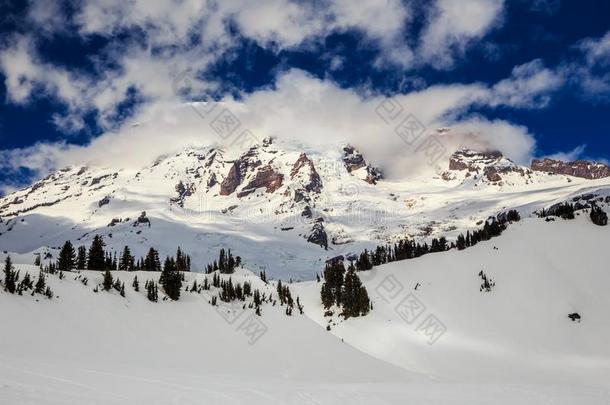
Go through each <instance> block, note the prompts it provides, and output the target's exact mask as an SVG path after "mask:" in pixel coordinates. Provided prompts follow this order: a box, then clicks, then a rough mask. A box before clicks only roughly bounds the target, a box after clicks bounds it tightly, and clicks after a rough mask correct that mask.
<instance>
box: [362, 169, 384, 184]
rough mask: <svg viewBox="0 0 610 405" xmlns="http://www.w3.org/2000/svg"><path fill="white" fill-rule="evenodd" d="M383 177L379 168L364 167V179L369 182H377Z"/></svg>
mask: <svg viewBox="0 0 610 405" xmlns="http://www.w3.org/2000/svg"><path fill="white" fill-rule="evenodd" d="M382 178H383V174H382V173H381V170H379V169H378V168H376V167H373V166H367V167H366V178H365V179H364V180H365V181H366V182H367V183H369V184H377V181H378V180H381V179H382Z"/></svg>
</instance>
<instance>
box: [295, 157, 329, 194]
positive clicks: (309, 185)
mask: <svg viewBox="0 0 610 405" xmlns="http://www.w3.org/2000/svg"><path fill="white" fill-rule="evenodd" d="M299 175H304V176H306V179H305V184H304V187H305V190H307V191H309V192H314V193H319V192H320V191H322V187H323V186H322V180H321V179H320V175H319V174H318V172H317V170H316V167H315V166H314V164H313V162H312V161H311V159H309V158H308V157H307V155H306V154H305V153H301V155H300V156H299V158H298V159H297V161H296V162H294V165H292V170H291V171H290V179H291V180H294V179H295V178H296V177H297V176H299Z"/></svg>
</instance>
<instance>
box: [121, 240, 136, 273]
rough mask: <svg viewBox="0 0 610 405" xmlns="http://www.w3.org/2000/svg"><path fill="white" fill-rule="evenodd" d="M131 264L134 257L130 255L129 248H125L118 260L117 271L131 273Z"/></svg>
mask: <svg viewBox="0 0 610 405" xmlns="http://www.w3.org/2000/svg"><path fill="white" fill-rule="evenodd" d="M133 262H134V257H133V256H132V255H131V250H129V246H125V247H124V248H123V253H122V254H121V258H120V260H119V270H125V271H132V270H133Z"/></svg>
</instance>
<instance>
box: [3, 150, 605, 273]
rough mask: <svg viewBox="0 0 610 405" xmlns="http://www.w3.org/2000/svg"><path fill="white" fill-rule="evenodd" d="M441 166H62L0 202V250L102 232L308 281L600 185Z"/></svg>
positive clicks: (498, 167)
mask: <svg viewBox="0 0 610 405" xmlns="http://www.w3.org/2000/svg"><path fill="white" fill-rule="evenodd" d="M446 164H447V168H446V170H445V171H444V172H442V173H439V176H438V177H429V176H426V177H418V178H409V179H402V180H396V179H383V178H382V176H381V174H380V171H379V170H378V169H376V168H375V167H374V166H372V165H371V164H370V163H369V162H368V161H367V160H366V156H364V155H363V154H361V153H360V152H359V151H357V150H356V149H355V148H353V147H351V146H349V145H335V146H334V147H324V148H322V147H317V148H316V147H309V146H304V145H302V144H295V143H290V142H275V141H273V140H271V139H266V140H265V141H263V142H262V143H261V144H260V145H257V146H255V147H253V148H251V149H248V150H245V151H228V150H223V149H219V148H213V147H208V148H193V147H189V148H185V149H184V150H183V151H182V152H180V153H178V154H175V155H169V156H164V157H161V158H159V159H158V160H157V161H156V162H154V163H153V164H151V165H149V166H147V167H143V168H142V169H140V170H139V171H137V172H132V171H127V170H120V169H104V168H96V167H72V168H67V169H63V170H60V171H58V172H56V173H54V174H52V175H50V176H49V177H47V178H45V179H43V180H41V181H39V182H37V183H35V184H34V185H32V186H31V187H28V188H25V189H23V190H20V191H18V192H16V193H13V194H11V195H9V196H6V197H4V198H2V199H0V249H2V250H6V251H10V252H14V253H18V254H24V255H29V257H30V262H33V260H34V253H43V254H47V253H48V256H47V257H49V259H52V258H53V257H55V255H56V254H57V248H58V247H59V246H61V245H62V244H63V243H64V242H65V241H66V240H71V241H72V242H73V243H74V244H75V245H76V246H78V245H88V244H90V242H91V239H92V238H93V236H94V235H95V234H100V235H102V236H103V238H104V240H105V242H106V244H107V246H108V249H109V250H110V251H116V252H120V251H121V250H122V248H123V246H125V245H129V246H130V247H131V248H132V249H133V253H134V254H135V255H136V256H137V257H140V256H143V255H144V254H145V252H146V251H147V250H148V248H149V247H151V246H152V247H155V248H156V249H158V250H159V251H160V254H161V255H162V256H165V255H169V254H173V253H174V252H175V251H176V248H177V247H178V246H180V247H182V249H183V250H185V251H187V252H189V253H190V254H191V256H192V259H193V267H194V269H202V268H203V266H205V265H206V264H207V263H209V262H211V261H212V260H213V259H214V258H215V256H216V254H217V252H218V249H219V248H220V247H226V248H231V249H233V250H234V251H235V252H238V254H240V255H241V256H242V257H243V258H244V260H245V262H246V263H247V265H248V266H250V268H252V269H253V270H257V269H260V270H262V269H265V270H267V271H268V274H269V275H270V276H271V277H274V276H281V277H289V276H292V277H294V278H296V279H299V278H303V279H311V278H313V277H314V275H315V273H316V272H318V271H320V270H321V267H322V264H323V263H324V261H325V260H326V259H328V258H332V257H335V256H338V255H346V254H349V253H358V252H360V251H362V250H364V249H365V248H372V247H375V246H377V245H379V244H385V243H392V242H393V241H395V240H396V239H398V238H404V237H411V238H416V239H430V238H433V237H435V236H447V237H449V238H452V237H455V236H457V234H458V233H460V232H464V231H466V230H468V229H474V228H477V227H478V226H479V224H480V223H481V221H484V220H485V219H486V218H487V217H489V216H492V215H496V214H497V213H499V212H503V211H506V210H508V209H517V210H519V211H520V213H521V214H522V216H524V217H527V216H528V215H530V214H531V213H532V212H534V211H535V210H538V209H540V208H542V207H545V206H549V205H552V204H555V203H557V202H560V201H564V200H566V199H568V198H572V197H575V196H578V195H582V194H585V193H591V192H596V193H599V194H600V195H607V194H608V191H607V190H608V187H609V186H610V178H605V179H599V180H585V179H581V178H575V177H571V176H564V175H549V174H547V173H543V172H532V171H531V170H529V169H527V168H523V167H521V166H518V165H516V164H515V163H513V162H512V161H510V160H509V159H507V158H505V157H504V156H502V155H501V154H499V153H497V152H494V153H480V152H475V151H467V150H462V151H458V152H456V153H455V154H454V155H453V156H452V157H451V159H450V160H449V162H447V163H446ZM142 216H144V217H145V218H146V219H147V221H140V220H139V219H138V218H141V217H142ZM269 249H271V250H272V252H273V257H272V255H269V254H268V253H269Z"/></svg>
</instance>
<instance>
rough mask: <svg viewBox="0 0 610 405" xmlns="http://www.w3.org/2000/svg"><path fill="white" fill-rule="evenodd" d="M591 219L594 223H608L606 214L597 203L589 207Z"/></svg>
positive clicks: (604, 224)
mask: <svg viewBox="0 0 610 405" xmlns="http://www.w3.org/2000/svg"><path fill="white" fill-rule="evenodd" d="M590 217H591V221H592V222H593V223H594V224H595V225H599V226H606V225H608V215H607V214H606V213H605V212H604V210H602V209H601V208H600V207H598V206H597V205H593V206H592V207H591V214H590Z"/></svg>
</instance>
